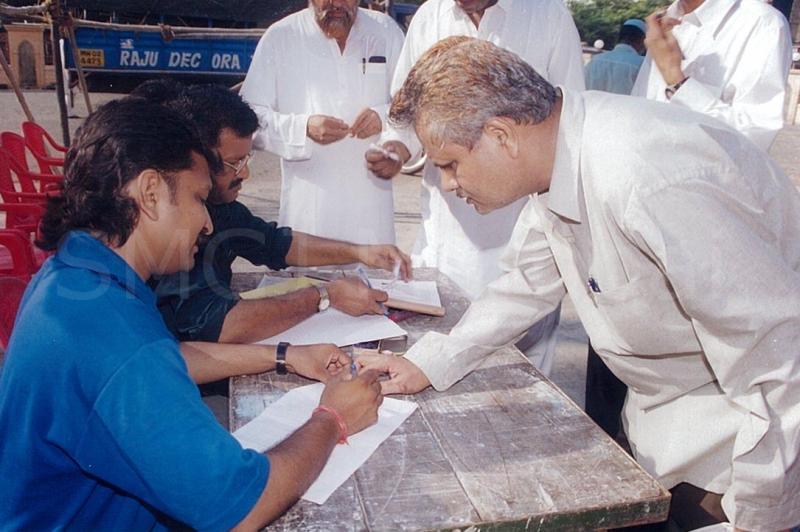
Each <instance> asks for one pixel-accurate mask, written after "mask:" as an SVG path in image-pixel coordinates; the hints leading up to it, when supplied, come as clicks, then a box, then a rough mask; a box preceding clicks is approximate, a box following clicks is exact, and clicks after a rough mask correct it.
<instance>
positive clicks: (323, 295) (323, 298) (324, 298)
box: [317, 286, 331, 312]
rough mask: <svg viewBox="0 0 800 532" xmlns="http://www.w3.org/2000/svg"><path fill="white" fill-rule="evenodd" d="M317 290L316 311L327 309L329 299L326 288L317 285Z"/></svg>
mask: <svg viewBox="0 0 800 532" xmlns="http://www.w3.org/2000/svg"><path fill="white" fill-rule="evenodd" d="M317 290H318V291H319V305H317V312H322V311H323V310H328V307H330V306H331V300H330V298H329V297H328V289H327V288H325V287H324V286H318V287H317Z"/></svg>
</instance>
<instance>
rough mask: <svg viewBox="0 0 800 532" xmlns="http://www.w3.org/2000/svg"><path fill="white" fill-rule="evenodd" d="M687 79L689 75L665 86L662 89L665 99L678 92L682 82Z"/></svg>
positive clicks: (669, 98)
mask: <svg viewBox="0 0 800 532" xmlns="http://www.w3.org/2000/svg"><path fill="white" fill-rule="evenodd" d="M687 79H689V76H686V77H685V78H683V79H682V80H680V81H679V82H678V83H673V84H672V85H667V86H666V88H665V89H664V96H666V97H667V100H671V99H672V97H673V96H675V93H676V92H678V89H680V88H681V87H682V86H683V84H684V83H686V80H687Z"/></svg>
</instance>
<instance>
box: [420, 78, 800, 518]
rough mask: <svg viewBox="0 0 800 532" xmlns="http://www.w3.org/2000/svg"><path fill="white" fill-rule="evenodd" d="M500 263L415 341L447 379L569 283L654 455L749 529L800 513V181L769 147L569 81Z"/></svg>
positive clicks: (428, 367)
mask: <svg viewBox="0 0 800 532" xmlns="http://www.w3.org/2000/svg"><path fill="white" fill-rule="evenodd" d="M609 131H612V132H613V134H609ZM664 146H669V147H670V149H668V150H666V149H664ZM609 154H613V156H609ZM502 264H503V267H504V269H505V270H506V271H507V273H506V274H505V275H504V276H503V277H500V278H499V279H498V280H496V281H495V282H493V283H492V284H490V285H489V287H488V288H487V290H486V291H485V292H484V293H483V295H482V296H481V297H480V298H479V299H478V300H477V301H475V302H474V303H473V304H472V305H471V307H470V308H469V309H468V310H467V312H466V314H465V315H464V316H463V318H462V320H461V321H460V322H459V323H458V324H457V325H456V327H455V328H454V329H453V330H452V332H451V333H450V335H449V336H445V335H442V334H439V333H435V332H429V333H427V334H426V335H425V336H424V337H423V338H421V339H420V341H419V342H417V344H415V345H414V346H413V347H412V348H411V349H410V350H409V352H408V353H407V354H406V358H408V359H409V360H410V361H412V362H413V363H414V364H416V365H417V366H419V367H420V368H421V369H422V370H423V372H424V373H425V375H426V376H427V377H428V378H429V379H430V381H431V383H432V384H433V386H434V387H435V388H436V389H438V390H442V389H445V388H447V387H449V386H450V385H451V384H453V383H454V382H456V381H457V380H459V379H460V378H461V377H462V376H463V375H465V374H466V373H468V372H470V371H472V370H473V369H475V368H476V367H477V366H478V365H479V364H480V363H481V361H482V360H483V358H484V357H485V356H486V355H487V354H488V353H491V352H493V351H494V350H496V349H497V348H499V347H500V346H502V345H504V344H505V343H507V342H509V341H511V340H513V338H514V337H515V336H516V335H517V334H519V333H520V332H521V331H523V330H525V329H526V328H527V327H528V326H529V325H530V324H531V323H533V322H535V321H536V320H538V319H539V318H540V317H541V316H544V315H545V314H546V313H548V312H549V311H550V310H552V309H553V308H554V307H555V306H556V305H557V304H558V302H559V301H560V300H561V299H562V298H563V296H564V295H565V293H566V292H568V293H569V295H570V298H571V299H572V301H573V303H574V304H575V307H576V310H577V312H578V315H579V317H580V319H581V322H582V323H583V326H584V327H585V329H586V331H587V333H588V334H589V336H590V338H591V339H592V345H593V346H594V348H595V349H596V350H597V352H598V353H599V354H600V356H601V357H602V358H603V360H604V361H605V363H606V364H607V365H608V367H609V368H610V369H611V370H612V371H613V372H614V373H615V374H616V375H617V376H618V377H619V378H620V379H621V380H622V381H623V382H625V384H627V385H628V386H629V393H628V399H627V402H626V406H625V412H624V421H625V424H626V431H627V434H628V436H629V439H630V442H631V446H632V448H633V451H634V453H635V455H636V458H637V460H638V461H639V463H640V464H641V465H642V466H643V467H644V468H645V469H647V470H648V471H649V472H650V473H652V474H653V475H654V476H656V478H658V479H659V480H660V481H661V482H662V483H663V484H664V485H665V486H666V487H668V488H669V487H672V486H674V485H676V484H678V483H680V482H689V483H691V484H693V485H695V486H698V487H700V488H703V489H706V490H708V491H712V492H715V493H723V492H724V493H725V496H724V497H723V501H722V502H723V508H724V509H725V511H726V513H727V515H728V517H729V518H730V520H731V522H733V523H735V524H736V525H737V526H739V527H741V528H744V529H748V530H762V529H766V530H770V529H771V530H776V529H780V528H787V527H789V526H793V525H796V524H797V523H800V459H798V453H800V407H799V406H798V405H800V354H799V353H800V195H798V193H797V191H796V190H795V188H794V186H793V185H792V183H791V182H790V181H789V179H788V178H787V177H786V175H785V174H784V173H783V172H782V171H781V170H780V169H779V168H778V166H777V165H776V164H775V163H774V162H773V161H772V160H770V159H769V157H768V156H767V155H766V153H764V152H763V151H762V150H760V149H759V148H758V147H756V146H755V145H753V144H752V143H750V142H749V141H747V140H746V139H745V138H744V137H743V136H741V135H740V134H739V133H736V132H735V131H733V130H731V129H729V128H728V127H726V126H725V125H724V124H722V123H720V122H718V121H716V120H714V119H711V118H708V117H706V116H704V115H701V114H698V113H695V112H692V111H689V110H686V109H682V108H678V107H675V106H666V105H662V104H658V103H655V102H643V101H642V100H637V99H634V98H628V97H624V96H617V95H613V94H608V93H603V92H586V93H571V92H568V91H565V95H564V101H563V107H562V114H561V118H560V123H559V131H558V140H557V146H556V159H555V165H554V170H553V175H552V181H551V185H550V189H549V192H548V193H547V194H544V195H541V196H539V197H538V198H534V199H532V200H531V201H529V202H528V203H527V205H526V207H525V209H524V210H523V212H522V214H521V215H520V219H519V222H518V223H517V226H516V227H515V229H514V234H513V236H512V239H511V243H510V244H509V247H508V250H507V251H506V253H505V255H504V258H503V261H502Z"/></svg>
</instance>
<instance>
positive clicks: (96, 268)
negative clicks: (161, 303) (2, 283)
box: [0, 232, 269, 530]
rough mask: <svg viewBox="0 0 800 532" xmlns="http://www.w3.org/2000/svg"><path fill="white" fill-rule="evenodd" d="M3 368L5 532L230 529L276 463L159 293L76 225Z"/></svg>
mask: <svg viewBox="0 0 800 532" xmlns="http://www.w3.org/2000/svg"><path fill="white" fill-rule="evenodd" d="M0 371H2V373H0V434H1V435H2V437H1V438H0V479H2V480H1V481H0V529H2V530H6V529H9V530H16V529H25V530H43V529H61V528H71V529H78V530H144V529H152V528H156V529H159V528H168V527H175V526H181V525H183V526H187V525H188V526H190V527H192V528H196V529H201V530H219V529H228V528H231V527H232V526H233V525H235V524H236V523H238V522H239V521H240V520H241V519H243V518H244V517H245V516H246V515H247V513H248V512H249V511H250V510H251V509H252V507H253V506H254V505H255V503H256V501H257V500H258V497H259V496H260V495H261V492H262V491H263V489H264V486H265V485H266V481H267V477H268V475H269V462H268V460H267V458H266V457H265V456H264V455H261V454H258V453H256V452H254V451H252V450H244V449H242V447H241V446H240V445H239V444H238V443H237V442H236V440H234V439H233V437H231V435H230V434H229V433H228V432H227V431H226V430H225V429H223V428H222V427H221V426H220V425H219V423H217V422H216V420H215V419H214V417H213V415H212V414H211V412H210V411H209V410H208V409H207V408H206V406H205V405H204V404H203V402H202V401H201V399H200V396H199V393H198V390H197V386H196V385H195V383H194V382H193V381H192V380H191V378H190V377H189V374H188V372H187V368H186V364H185V362H184V360H183V358H182V356H181V354H180V351H179V349H178V344H177V343H176V342H175V340H174V339H173V337H172V335H171V334H170V332H169V331H168V330H167V329H166V327H165V326H164V323H163V321H162V319H161V315H160V314H159V312H158V310H157V309H156V299H155V295H154V294H153V292H152V291H151V290H150V288H148V287H147V286H146V285H145V284H144V283H143V282H142V280H141V279H140V278H139V276H138V275H137V274H136V272H134V271H133V270H132V269H131V268H130V267H129V266H128V264H127V263H126V262H125V261H124V260H122V258H121V257H119V256H118V255H117V254H116V253H114V252H113V251H112V250H111V249H109V248H108V247H106V246H105V245H103V244H102V243H101V242H99V241H98V240H96V239H95V238H93V237H92V236H90V235H89V234H87V233H84V232H72V233H70V234H69V235H67V237H66V238H65V240H64V241H63V242H62V244H61V246H60V247H59V249H58V252H57V254H56V255H55V256H54V257H53V258H51V259H50V260H48V261H47V262H46V263H45V265H44V266H43V267H42V269H41V271H40V272H39V273H38V274H37V275H36V277H34V279H33V281H32V282H31V284H30V286H29V287H28V290H27V291H26V293H25V296H24V298H23V301H22V305H21V306H20V310H19V314H18V316H17V321H16V325H15V328H14V332H13V334H12V337H11V341H10V344H9V348H8V352H7V353H6V358H5V361H4V364H3V367H2V370H0Z"/></svg>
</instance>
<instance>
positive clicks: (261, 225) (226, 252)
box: [150, 201, 292, 342]
mask: <svg viewBox="0 0 800 532" xmlns="http://www.w3.org/2000/svg"><path fill="white" fill-rule="evenodd" d="M208 212H209V214H210V215H211V221H212V222H213V223H214V233H213V234H212V235H211V238H210V239H209V240H208V241H207V242H206V243H204V244H202V245H201V246H200V250H199V251H198V252H197V255H196V256H195V265H194V268H193V269H192V270H191V271H189V272H179V273H176V274H173V275H168V276H164V277H160V278H157V279H153V280H151V281H150V285H151V287H152V288H153V290H154V291H155V292H156V295H157V296H158V309H159V310H160V311H161V315H162V316H163V317H164V322H165V323H166V325H167V328H168V329H169V330H170V331H172V333H173V334H174V335H175V337H176V338H177V339H178V340H180V341H186V340H201V341H206V342H216V341H217V340H218V339H219V335H220V332H221V331H222V323H223V322H224V321H225V316H226V315H227V314H228V312H229V311H230V310H231V309H232V308H233V307H234V306H235V305H236V303H238V302H239V296H238V294H237V293H235V292H233V291H231V278H232V277H233V271H232V270H231V264H233V261H234V259H236V257H242V258H244V259H247V260H248V261H250V262H252V263H253V264H255V265H257V266H267V267H268V268H271V269H273V270H280V269H283V268H286V266H287V264H286V254H287V253H288V252H289V247H290V246H291V245H292V230H291V229H290V228H289V227H278V224H276V223H275V222H265V221H264V220H262V219H261V218H259V217H257V216H254V215H253V214H252V213H251V212H250V211H249V210H248V208H247V207H245V206H244V205H242V204H241V203H239V202H238V201H234V202H233V203H226V204H223V205H209V206H208Z"/></svg>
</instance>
